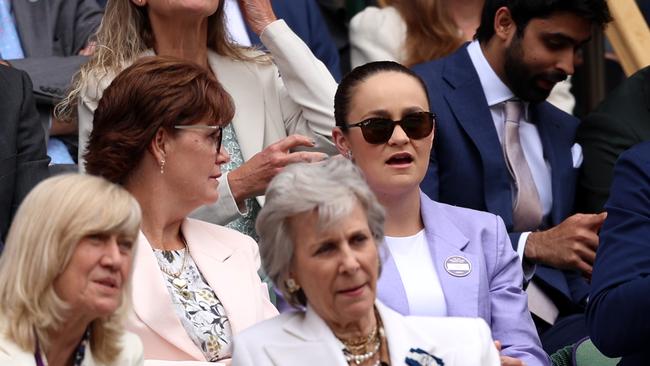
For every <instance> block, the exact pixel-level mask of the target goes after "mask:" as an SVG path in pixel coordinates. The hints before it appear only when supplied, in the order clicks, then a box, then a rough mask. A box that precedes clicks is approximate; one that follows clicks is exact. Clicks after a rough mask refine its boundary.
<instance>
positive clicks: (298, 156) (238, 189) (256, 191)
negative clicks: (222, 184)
mask: <svg viewBox="0 0 650 366" xmlns="http://www.w3.org/2000/svg"><path fill="white" fill-rule="evenodd" d="M298 146H306V147H314V141H313V140H312V139H310V138H309V137H306V136H301V135H291V136H289V137H285V138H284V139H282V140H280V141H278V142H276V143H274V144H272V145H269V146H268V147H267V148H266V149H264V150H262V151H261V152H259V153H257V154H255V155H253V157H252V158H250V160H248V161H247V162H245V163H244V164H242V165H241V166H240V167H239V168H237V169H235V170H233V171H232V172H230V174H228V185H229V186H230V191H231V192H232V195H233V197H234V198H235V201H236V202H237V205H238V206H240V207H241V204H242V203H243V202H244V200H245V199H246V198H250V197H255V196H260V195H263V194H264V191H266V187H267V186H268V185H269V182H270V181H271V179H273V177H275V176H276V174H278V173H279V172H280V171H282V169H283V168H284V167H285V166H287V165H289V164H292V163H300V162H307V163H311V162H315V161H321V160H324V159H326V158H327V154H323V153H320V152H310V151H299V152H291V151H290V150H291V149H293V148H296V147H298Z"/></svg>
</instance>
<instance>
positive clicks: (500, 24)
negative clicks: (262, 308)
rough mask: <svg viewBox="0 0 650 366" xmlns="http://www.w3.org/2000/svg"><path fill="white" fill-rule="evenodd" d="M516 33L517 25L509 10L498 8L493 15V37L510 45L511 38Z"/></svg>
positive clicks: (504, 7)
mask: <svg viewBox="0 0 650 366" xmlns="http://www.w3.org/2000/svg"><path fill="white" fill-rule="evenodd" d="M516 33H517V24H516V23H515V20H514V19H513V18H512V13H511V12H510V9H508V7H506V6H502V7H500V8H499V9H498V10H497V12H496V14H495V15H494V35H495V37H497V38H499V39H500V40H502V41H503V42H505V43H507V44H510V41H511V40H512V37H513V36H514V35H515V34H516Z"/></svg>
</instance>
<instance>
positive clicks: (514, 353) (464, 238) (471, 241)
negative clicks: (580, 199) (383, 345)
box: [377, 193, 550, 366]
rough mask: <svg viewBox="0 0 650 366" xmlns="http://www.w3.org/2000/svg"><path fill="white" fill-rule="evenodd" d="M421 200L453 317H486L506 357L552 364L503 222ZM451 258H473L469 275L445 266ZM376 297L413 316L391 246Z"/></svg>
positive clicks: (536, 365) (535, 365)
mask: <svg viewBox="0 0 650 366" xmlns="http://www.w3.org/2000/svg"><path fill="white" fill-rule="evenodd" d="M420 202H421V213H422V221H423V222H424V228H425V235H426V238H427V241H428V243H429V250H430V251H431V257H432V259H433V264H434V266H435V268H436V271H437V273H438V277H439V278H440V284H441V285H442V290H443V292H444V294H445V301H446V304H447V312H448V316H460V317H480V318H483V319H484V320H485V321H486V322H487V323H488V325H489V326H490V328H491V329H492V338H494V339H495V340H498V341H501V344H502V347H503V348H502V354H503V355H504V356H510V357H515V358H518V359H521V360H523V361H524V362H525V363H526V365H528V366H542V365H543V366H548V365H550V360H549V358H548V356H547V354H546V353H545V352H544V351H543V350H542V347H541V344H540V341H539V337H538V336H537V332H536V330H535V326H534V324H533V321H532V318H531V316H530V312H529V311H528V298H527V296H526V293H525V292H524V291H523V289H522V281H523V272H522V269H521V263H520V261H519V257H518V256H517V253H515V252H514V250H513V249H512V245H511V244H510V239H509V237H508V232H507V231H506V228H505V225H504V224H503V220H501V218H500V217H499V216H496V215H493V214H491V213H487V212H482V211H475V210H471V209H466V208H461V207H456V206H450V205H447V204H443V203H439V202H435V201H432V200H430V199H429V198H428V197H427V196H426V195H425V194H424V193H420ZM452 257H460V258H463V259H464V260H465V262H469V264H470V266H471V267H469V268H470V270H469V273H467V268H468V266H467V265H466V264H465V263H461V266H460V268H461V271H460V272H456V275H452V274H451V273H450V272H448V271H447V269H445V264H446V263H447V262H449V261H448V259H449V258H452ZM461 262H462V260H461ZM451 272H453V268H452V271H451ZM377 297H378V298H379V299H380V300H381V301H382V302H383V303H384V304H385V305H387V306H389V307H390V308H392V309H393V310H396V311H397V312H399V313H401V314H403V315H409V304H408V299H407V298H406V292H405V290H404V285H403V284H402V280H401V278H400V275H399V272H398V270H397V267H396V265H395V261H394V260H393V258H392V257H391V256H390V253H389V251H388V250H386V251H385V252H384V260H383V270H382V274H381V277H380V278H379V282H378V283H377Z"/></svg>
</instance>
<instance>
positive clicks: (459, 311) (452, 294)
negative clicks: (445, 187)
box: [420, 192, 480, 317]
mask: <svg viewBox="0 0 650 366" xmlns="http://www.w3.org/2000/svg"><path fill="white" fill-rule="evenodd" d="M420 203H421V208H420V211H421V213H422V221H423V222H424V229H425V235H426V237H427V243H428V244H429V251H430V252H431V259H432V261H433V265H434V266H435V268H436V271H437V273H438V278H439V279H440V285H441V286H442V291H443V293H444V294H445V302H446V303H447V315H448V316H464V317H477V316H479V309H478V303H479V282H480V278H479V274H480V271H479V268H477V266H478V265H479V263H480V262H479V258H478V256H477V255H475V254H472V253H469V252H466V251H465V248H466V247H467V244H468V243H469V240H468V239H467V237H465V235H463V233H461V232H460V231H459V230H458V228H457V227H456V225H455V224H454V223H453V221H452V220H451V219H450V218H449V217H447V215H446V214H445V213H444V212H443V211H442V210H441V209H440V207H439V203H437V202H434V201H432V200H430V199H429V198H428V197H427V196H426V195H425V194H424V193H422V192H420ZM454 256H457V257H462V258H465V259H466V260H467V261H468V262H469V263H470V265H471V270H470V272H469V274H467V275H466V276H463V277H457V276H453V275H452V274H450V273H449V272H448V271H447V270H446V269H445V262H446V261H447V260H448V259H449V258H450V257H454Z"/></svg>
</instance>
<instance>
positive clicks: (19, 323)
mask: <svg viewBox="0 0 650 366" xmlns="http://www.w3.org/2000/svg"><path fill="white" fill-rule="evenodd" d="M140 219H141V211H140V206H139V205H138V203H137V201H136V200H135V199H134V198H133V197H132V196H131V195H130V194H129V193H128V192H127V191H126V190H125V189H124V188H122V187H120V186H117V185H114V184H112V183H110V182H108V181H107V180H105V179H103V178H100V177H95V176H89V175H79V174H68V175H61V176H57V177H53V178H49V179H46V180H45V181H43V182H41V183H40V184H38V185H37V186H36V187H35V188H34V189H33V190H32V191H31V192H30V193H29V194H28V195H27V197H25V199H24V201H23V203H22V204H21V206H20V207H19V208H18V211H17V213H16V216H15V218H14V221H13V223H12V225H11V228H10V229H9V233H8V235H7V243H6V246H5V249H4V252H3V254H2V257H0V314H2V318H4V319H3V322H4V323H5V324H3V326H4V332H5V336H6V337H8V338H9V339H11V340H12V341H14V342H15V343H16V344H17V345H18V346H20V347H21V348H23V349H25V350H27V351H33V350H34V348H35V345H36V339H38V341H39V344H40V345H41V347H43V348H45V349H47V347H48V346H49V344H50V342H49V339H48V337H49V336H51V332H52V331H56V330H57V329H59V327H60V326H61V324H62V323H63V322H64V321H65V320H66V313H67V312H68V311H69V310H70V309H69V306H68V305H67V304H66V303H65V302H64V301H63V300H61V298H60V297H59V296H58V295H57V294H56V292H55V290H54V281H55V279H56V278H57V277H58V276H59V275H60V274H61V273H62V272H63V271H64V270H65V268H66V267H67V265H68V263H69V262H70V258H71V257H72V254H73V252H74V251H75V249H76V247H77V244H78V243H79V241H80V240H81V239H82V238H84V237H86V236H88V235H92V234H98V233H117V234H121V235H125V236H126V237H127V238H129V239H132V240H133V241H135V240H136V239H137V236H138V232H139V227H140ZM129 277H130V276H129ZM129 292H130V281H127V284H126V286H124V288H123V298H122V304H121V306H120V308H119V309H118V310H117V311H116V312H115V314H113V315H111V316H109V317H106V318H97V319H95V320H94V321H93V322H92V323H91V327H92V332H91V338H90V349H91V352H92V354H93V357H95V359H96V360H97V361H99V362H105V363H110V362H112V361H113V360H114V359H115V357H116V356H117V355H118V354H119V351H120V344H119V338H120V337H121V335H122V332H123V330H122V322H123V316H124V313H125V311H126V307H127V306H128V303H129V301H128V294H129Z"/></svg>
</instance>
